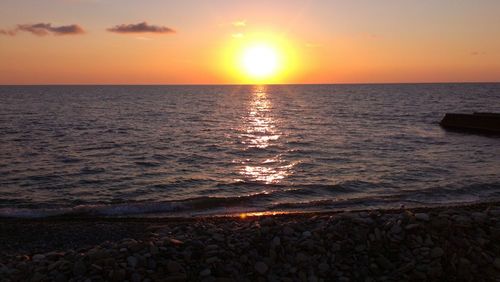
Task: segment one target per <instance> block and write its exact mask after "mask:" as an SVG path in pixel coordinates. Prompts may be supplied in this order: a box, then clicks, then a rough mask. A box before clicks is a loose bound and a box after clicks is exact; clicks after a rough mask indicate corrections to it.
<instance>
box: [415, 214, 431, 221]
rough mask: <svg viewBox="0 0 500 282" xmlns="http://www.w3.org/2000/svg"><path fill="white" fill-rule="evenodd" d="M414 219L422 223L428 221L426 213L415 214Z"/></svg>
mask: <svg viewBox="0 0 500 282" xmlns="http://www.w3.org/2000/svg"><path fill="white" fill-rule="evenodd" d="M415 218H416V219H418V220H422V221H429V214H427V213H416V214H415Z"/></svg>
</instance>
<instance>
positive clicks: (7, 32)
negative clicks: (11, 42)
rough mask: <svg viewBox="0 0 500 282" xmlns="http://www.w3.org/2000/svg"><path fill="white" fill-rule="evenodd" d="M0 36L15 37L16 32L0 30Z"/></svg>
mask: <svg viewBox="0 0 500 282" xmlns="http://www.w3.org/2000/svg"><path fill="white" fill-rule="evenodd" d="M0 34H1V35H10V36H14V35H16V30H5V29H0Z"/></svg>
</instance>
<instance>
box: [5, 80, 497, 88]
mask: <svg viewBox="0 0 500 282" xmlns="http://www.w3.org/2000/svg"><path fill="white" fill-rule="evenodd" d="M499 83H500V80H499V81H439V82H333V83H329V82H326V83H39V84H29V83H19V84H1V83H0V87H3V86H254V85H269V86H279V85H398V84H499Z"/></svg>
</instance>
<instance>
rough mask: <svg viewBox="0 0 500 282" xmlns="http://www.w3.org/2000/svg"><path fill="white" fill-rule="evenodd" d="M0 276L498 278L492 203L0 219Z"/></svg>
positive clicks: (499, 254)
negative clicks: (242, 213)
mask: <svg viewBox="0 0 500 282" xmlns="http://www.w3.org/2000/svg"><path fill="white" fill-rule="evenodd" d="M0 278H1V279H0V281H26V280H31V281H68V280H71V279H72V281H85V280H86V279H90V281H124V280H129V281H332V280H338V281H401V280H410V281H419V280H433V281H500V203H498V202H494V203H484V204H475V205H462V206H454V207H434V208H417V209H399V210H372V211H361V212H339V213H307V214H283V215H275V216H271V215H265V216H251V215H249V216H246V217H223V218H214V217H212V218H180V219H179V218H176V219H173V218H162V219H158V218H156V219H155V218H146V219H131V218H128V219H127V218H116V219H103V218H100V219H88V218H87V219H82V218H80V219H78V218H52V219H39V220H34V219H33V220H19V219H16V220H15V219H1V220H0Z"/></svg>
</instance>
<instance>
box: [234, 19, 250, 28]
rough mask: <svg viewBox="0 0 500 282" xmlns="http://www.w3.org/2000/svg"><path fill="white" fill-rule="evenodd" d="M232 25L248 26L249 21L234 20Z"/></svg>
mask: <svg viewBox="0 0 500 282" xmlns="http://www.w3.org/2000/svg"><path fill="white" fill-rule="evenodd" d="M232 25H233V26H235V27H244V26H247V21H246V20H240V21H234V22H232Z"/></svg>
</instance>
